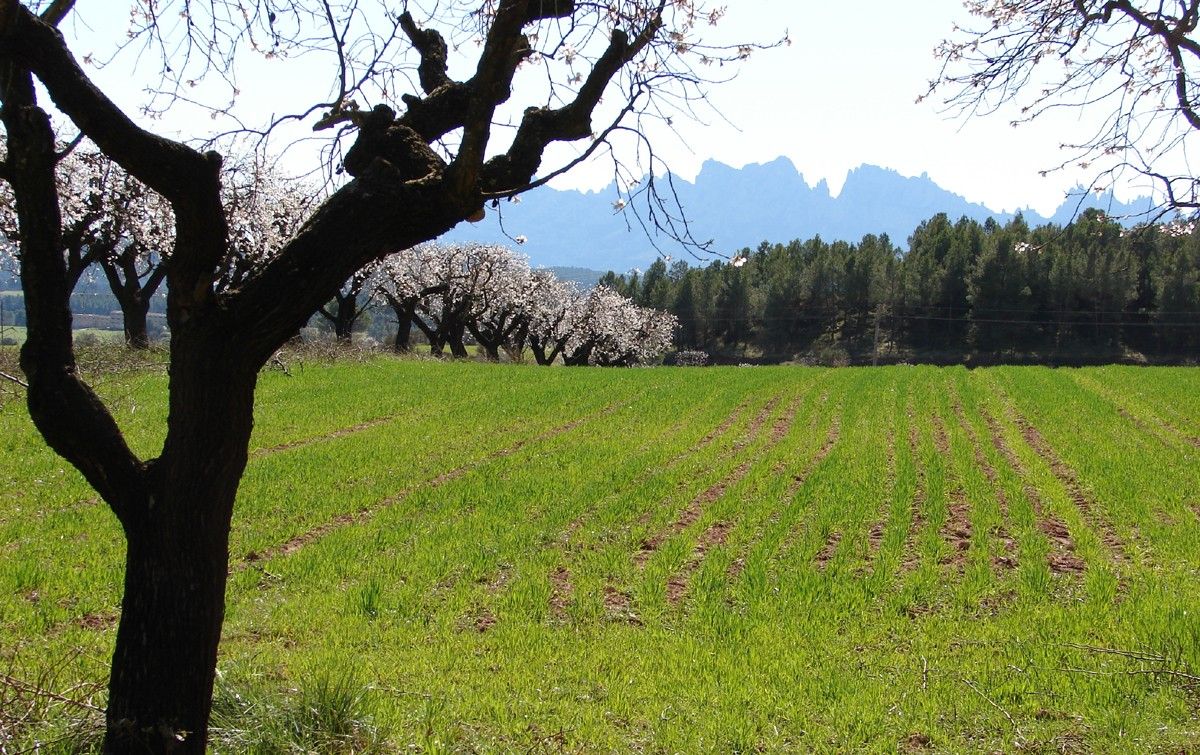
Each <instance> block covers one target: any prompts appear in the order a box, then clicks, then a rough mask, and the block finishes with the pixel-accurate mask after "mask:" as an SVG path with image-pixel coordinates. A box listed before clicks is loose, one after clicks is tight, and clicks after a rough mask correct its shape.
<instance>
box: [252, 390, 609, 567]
mask: <svg viewBox="0 0 1200 755" xmlns="http://www.w3.org/2000/svg"><path fill="white" fill-rule="evenodd" d="M623 405H624V404H623V403H621V402H618V403H614V404H611V405H609V406H607V407H605V408H604V409H601V410H600V411H598V412H594V413H592V414H590V415H585V416H583V417H579V418H577V419H574V420H572V421H570V422H567V423H564V424H562V425H558V426H556V427H552V428H550V429H549V430H546V431H544V432H541V433H538V434H537V435H534V436H530V437H528V438H522V439H521V440H518V441H517V442H515V443H514V444H512V445H511V446H508V447H506V448H501V449H497V450H495V451H492V452H491V453H488V454H486V455H485V456H482V457H480V458H478V459H476V460H474V461H471V462H469V463H467V464H464V465H462V466H460V467H456V468H455V469H452V470H450V471H449V472H443V473H442V474H439V475H437V476H436V477H434V478H433V479H431V480H429V481H427V482H426V483H424V484H423V485H418V486H413V487H409V488H404V489H402V490H400V491H399V492H398V493H396V494H394V495H391V496H388V497H387V498H384V499H382V500H380V501H377V502H376V503H374V504H373V505H371V506H368V507H365V508H362V509H359V510H358V511H353V512H348V513H345V514H339V515H338V516H335V517H334V518H333V519H330V520H328V521H326V522H324V523H322V524H319V525H317V526H316V527H313V528H312V529H310V530H308V531H307V532H303V533H301V534H299V535H296V536H294V537H292V538H290V539H289V540H287V541H285V542H283V543H282V544H280V545H277V546H274V547H272V548H265V549H263V550H262V551H254V552H251V553H248V554H246V555H245V556H244V557H243V558H242V560H241V561H238V562H235V563H234V564H233V565H232V566H231V567H230V571H231V572H240V571H243V570H245V569H246V568H247V567H248V566H249V565H250V564H251V563H253V562H255V561H262V560H266V559H271V558H275V557H277V556H290V555H292V554H293V553H295V552H296V551H298V550H300V549H301V548H303V547H304V546H306V545H308V544H310V543H312V542H315V541H316V540H319V539H320V538H322V537H324V536H325V535H328V534H329V533H330V532H333V531H334V530H337V529H341V528H342V527H347V526H350V525H353V524H362V523H364V522H366V521H368V520H370V519H371V518H372V517H374V516H375V515H376V514H377V513H379V512H380V511H383V510H384V509H387V508H390V507H391V506H394V505H396V504H397V503H399V502H400V501H403V500H404V499H406V498H408V497H409V496H410V495H412V494H413V493H415V492H416V491H417V490H419V489H421V488H429V489H432V488H437V487H441V486H442V485H445V484H446V483H448V482H450V481H452V480H456V479H458V478H459V477H462V476H463V475H465V474H467V473H468V472H470V471H471V470H473V469H475V468H477V467H479V466H481V465H483V464H486V463H488V462H490V461H495V460H497V459H501V458H504V457H506V456H511V455H512V454H515V453H516V452H517V451H520V450H521V449H522V448H524V447H525V446H528V445H530V444H532V443H539V442H543V441H546V440H549V439H551V438H554V437H556V436H558V435H562V434H563V433H566V432H570V431H571V430H574V429H575V428H577V427H579V426H580V425H582V424H584V423H585V422H588V421H590V420H592V419H596V418H598V417H602V416H604V415H607V414H611V413H612V412H615V411H617V410H618V409H619V408H621V407H622V406H623Z"/></svg>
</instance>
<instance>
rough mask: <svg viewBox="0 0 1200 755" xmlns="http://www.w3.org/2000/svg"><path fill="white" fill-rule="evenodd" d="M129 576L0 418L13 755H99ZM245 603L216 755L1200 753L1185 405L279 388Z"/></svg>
mask: <svg viewBox="0 0 1200 755" xmlns="http://www.w3.org/2000/svg"><path fill="white" fill-rule="evenodd" d="M164 389H165V378H164V377H163V376H162V375H160V374H145V375H139V376H135V377H132V378H124V379H114V380H111V381H109V382H107V383H105V384H104V385H103V386H102V392H104V393H105V394H106V396H107V397H108V398H109V400H110V402H111V404H112V406H114V407H115V411H116V412H117V413H118V415H119V417H120V419H121V422H122V425H123V427H124V428H125V429H126V431H127V433H128V434H129V436H130V438H131V442H132V444H133V446H134V447H135V448H136V449H137V450H138V451H139V452H141V453H150V452H151V451H152V450H153V449H154V448H155V447H156V446H157V445H159V444H160V443H161V440H162V433H163V428H164V414H165V408H164V400H163V399H164ZM122 557H123V549H122V540H121V537H120V532H119V527H118V524H117V522H116V520H115V519H114V518H113V517H112V516H111V514H110V513H108V511H107V510H106V509H105V508H104V506H102V505H100V504H98V503H97V500H96V499H95V497H94V494H93V493H92V492H91V491H90V489H89V488H88V487H87V486H86V485H85V484H84V482H83V481H82V479H81V477H80V476H79V475H78V474H76V473H75V472H73V471H72V470H70V469H69V468H67V466H66V465H65V464H64V463H63V462H61V461H60V460H59V459H58V458H57V457H55V456H54V455H53V454H52V453H51V452H49V451H48V450H47V449H46V448H45V447H44V446H43V444H42V443H41V441H40V440H39V438H38V436H37V435H36V433H35V432H34V431H33V430H32V429H31V427H30V424H29V421H28V419H27V417H26V416H25V414H24V408H23V406H22V405H21V402H19V401H9V402H8V403H7V404H6V405H5V406H4V407H3V408H0V674H2V675H3V676H0V708H5V704H6V701H7V703H8V707H7V710H9V711H14V712H11V713H9V714H7V717H0V750H3V751H5V752H11V751H17V750H21V749H22V748H30V747H33V746H34V745H35V744H37V743H39V742H41V743H48V744H49V745H50V746H49V747H47V749H46V750H44V751H53V750H54V749H55V748H58V749H62V750H66V749H71V748H75V747H80V746H83V745H86V744H87V743H88V742H94V741H95V739H94V737H95V727H96V726H98V725H99V724H100V722H101V719H102V714H100V713H98V712H97V711H98V708H97V706H103V684H104V681H105V678H106V674H107V664H108V656H109V653H110V650H111V644H112V641H113V635H114V631H115V622H116V620H117V606H118V603H119V597H120V586H121V564H122ZM230 570H231V579H230V587H229V595H228V605H227V614H226V622H225V631H224V640H223V645H222V649H221V658H220V662H219V678H218V682H217V693H216V702H215V707H214V727H215V729H214V732H213V737H214V747H215V748H216V749H218V750H220V751H224V752H240V751H258V752H302V751H306V750H308V751H326V750H337V749H340V750H342V751H345V752H350V751H355V752H362V751H370V750H375V751H382V752H399V751H408V750H410V749H411V750H415V751H429V752H446V751H472V752H474V751H481V752H508V751H520V752H560V751H566V752H608V751H612V752H630V751H633V752H704V751H722V752H725V751H738V752H745V751H766V752H773V751H802V752H807V751H814V750H815V751H841V752H850V751H862V750H869V751H896V750H901V751H910V750H912V751H915V750H924V749H931V750H934V751H991V750H1002V751H1014V750H1017V749H1027V750H1032V751H1039V752H1060V751H1061V752H1070V751H1094V752H1137V751H1171V752H1178V751H1195V750H1196V749H1197V748H1200V712H1198V711H1200V686H1198V685H1200V617H1198V616H1197V611H1198V610H1200V609H1198V608H1197V606H1198V604H1200V600H1197V596H1200V373H1197V372H1195V371H1194V370H1189V369H1174V368H1163V369H1139V368H1126V367H1108V368H1097V369H1084V370H1071V369H1042V368H995V369H986V370H974V371H967V370H965V369H961V368H956V369H935V368H926V367H891V368H880V369H808V368H713V369H665V368H664V369H648V370H637V369H634V370H591V369H544V368H532V367H519V366H489V365H484V364H477V363H450V364H447V363H432V362H417V361H395V360H390V359H379V360H376V361H371V362H366V363H359V364H339V365H336V366H328V365H309V366H306V367H301V366H297V365H293V366H292V369H291V374H290V375H288V374H284V373H283V372H279V371H269V372H265V373H264V374H263V376H262V378H261V380H260V388H259V410H258V415H257V421H256V429H255V436H254V439H253V441H252V450H251V460H250V463H249V467H248V469H247V472H246V476H245V479H244V480H243V483H242V487H241V492H240V497H239V502H238V508H237V510H236V513H235V521H234V530H233V536H232V544H231V556H230ZM5 727H7V728H5ZM6 737H7V740H8V741H7V742H6V739H5V738H6Z"/></svg>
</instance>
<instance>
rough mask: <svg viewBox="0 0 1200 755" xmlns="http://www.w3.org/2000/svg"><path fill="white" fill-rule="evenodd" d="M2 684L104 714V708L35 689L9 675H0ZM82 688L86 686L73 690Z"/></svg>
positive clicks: (78, 686)
mask: <svg viewBox="0 0 1200 755" xmlns="http://www.w3.org/2000/svg"><path fill="white" fill-rule="evenodd" d="M0 684H4V685H7V686H9V687H12V688H13V689H15V690H19V691H21V692H26V693H29V694H31V695H33V696H35V697H44V698H46V699H48V700H53V701H55V702H59V703H62V704H64V705H69V706H72V707H76V708H83V709H84V710H90V711H92V712H93V713H103V712H104V708H99V707H97V706H95V705H92V704H91V703H85V702H83V701H82V700H74V699H72V698H69V697H65V696H63V695H59V694H56V693H54V692H50V691H49V690H44V689H40V688H38V687H35V686H34V685H32V684H29V683H28V682H23V681H21V680H20V679H17V678H15V677H12V676H9V675H8V674H0ZM80 686H84V685H77V686H76V687H74V688H73V689H79V688H80Z"/></svg>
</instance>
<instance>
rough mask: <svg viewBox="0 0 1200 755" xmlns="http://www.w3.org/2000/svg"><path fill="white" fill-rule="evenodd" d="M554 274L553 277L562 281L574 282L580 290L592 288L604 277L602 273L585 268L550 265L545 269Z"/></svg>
mask: <svg viewBox="0 0 1200 755" xmlns="http://www.w3.org/2000/svg"><path fill="white" fill-rule="evenodd" d="M546 269H547V270H549V271H550V272H552V273H554V275H555V277H556V278H558V279H559V280H564V281H575V282H576V283H578V284H579V285H580V286H581V287H582V288H594V287H595V286H596V284H597V283H599V282H600V279H601V278H602V277H604V273H602V272H600V271H599V270H589V269H588V268H586V267H562V266H555V265H551V266H549V267H547V268H546Z"/></svg>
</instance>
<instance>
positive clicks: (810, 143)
mask: <svg viewBox="0 0 1200 755" xmlns="http://www.w3.org/2000/svg"><path fill="white" fill-rule="evenodd" d="M109 1H110V0H90V1H89V0H83V2H80V3H79V6H78V8H79V12H80V13H82V14H83V15H82V18H83V19H84V20H86V21H87V22H88V24H89V25H90V26H91V28H92V32H90V33H93V34H94V33H97V32H103V34H102V35H101V36H104V37H107V38H108V39H110V40H111V38H112V37H111V35H112V34H113V32H114V30H116V31H118V33H119V31H123V25H124V20H125V19H124V14H123V13H122V14H110V15H108V16H105V15H103V13H105V12H106V11H103V4H104V3H107V2H109ZM727 5H728V15H727V17H726V18H725V20H724V21H723V22H722V36H723V37H728V38H739V39H758V40H764V39H770V38H773V37H775V36H778V35H781V34H782V33H783V31H784V30H787V32H788V34H789V36H790V38H791V41H792V44H791V45H790V46H788V47H783V48H779V49H774V50H768V51H764V52H759V53H756V54H755V55H754V56H753V57H752V58H751V59H750V61H749V62H747V63H746V64H745V65H744V67H743V68H742V69H741V73H740V75H739V76H738V77H737V79H736V80H734V81H732V82H730V83H726V84H723V85H720V86H718V87H715V88H714V89H713V90H712V100H713V103H714V104H715V105H716V107H717V108H718V110H719V111H720V112H721V113H722V114H723V115H724V117H725V118H726V119H728V121H729V122H728V123H727V122H724V121H723V120H722V119H721V118H718V117H712V118H710V119H709V122H708V123H706V124H699V123H683V122H678V123H677V124H676V125H677V127H678V128H679V131H680V133H681V135H682V137H683V140H684V141H685V142H686V143H685V144H684V143H680V140H679V139H675V138H674V137H668V138H666V139H660V140H658V142H657V149H658V150H659V152H660V154H661V155H662V156H665V157H666V158H667V162H668V164H669V166H670V167H671V169H672V170H673V171H674V172H676V173H677V174H679V175H681V176H683V177H684V178H689V179H690V178H692V177H694V176H695V174H696V173H697V171H698V170H699V169H700V165H701V164H702V163H703V161H704V160H707V159H716V160H719V161H721V162H724V163H727V164H730V165H733V166H735V167H738V166H741V165H744V164H746V163H750V162H767V161H770V160H773V159H775V158H777V157H779V156H781V155H782V156H786V157H788V158H790V159H791V160H792V162H793V163H794V164H795V165H796V167H797V168H798V169H799V170H800V171H801V173H803V174H804V176H805V178H806V179H807V180H808V182H809V183H810V184H815V183H817V182H818V181H819V180H821V179H824V180H826V181H828V183H829V185H830V188H831V189H832V191H833V192H834V193H837V192H838V191H839V190H840V188H841V185H842V183H843V181H844V179H845V176H846V173H847V171H848V170H850V169H852V168H854V167H856V166H858V165H860V164H863V163H870V164H874V165H880V166H884V167H887V168H892V169H894V170H897V171H899V172H900V173H902V174H904V175H909V176H912V175H920V174H921V173H928V174H929V176H930V177H931V178H932V179H933V180H934V181H936V182H937V183H938V184H940V185H941V186H943V187H944V188H946V189H949V190H951V191H953V192H955V193H958V194H961V195H963V196H965V197H966V198H967V199H969V200H971V201H975V202H982V203H984V204H986V205H988V206H989V207H991V208H992V209H994V210H1013V209H1016V208H1018V207H1026V206H1029V207H1033V208H1034V209H1036V210H1038V211H1040V212H1042V213H1043V214H1049V213H1050V211H1052V210H1053V209H1054V208H1055V207H1057V206H1058V205H1059V204H1061V202H1062V201H1063V198H1064V195H1065V193H1066V192H1067V191H1068V190H1069V189H1070V188H1071V187H1073V186H1075V185H1076V184H1078V183H1080V182H1081V181H1084V182H1086V181H1087V180H1090V179H1091V178H1092V176H1091V175H1084V174H1081V173H1074V174H1064V173H1052V174H1051V175H1049V176H1047V177H1042V176H1040V175H1039V170H1042V169H1046V168H1050V167H1053V166H1054V165H1056V164H1058V162H1060V161H1061V159H1062V156H1061V155H1060V151H1059V148H1058V145H1059V144H1060V143H1061V142H1062V141H1063V140H1065V139H1069V138H1071V137H1072V136H1076V137H1077V138H1078V136H1079V134H1078V133H1077V132H1081V131H1083V130H1084V129H1085V127H1086V124H1084V123H1082V122H1081V121H1080V120H1079V119H1080V118H1081V117H1082V116H1080V115H1079V114H1078V113H1066V112H1064V113H1062V114H1060V115H1058V116H1057V120H1055V121H1054V122H1050V121H1046V122H1041V123H1037V124H1032V125H1025V126H1021V127H1019V128H1013V127H1012V126H1010V125H1009V121H1010V120H1011V116H1010V117H1004V115H996V116H992V117H989V118H977V119H973V120H967V121H964V120H962V119H961V118H957V117H954V116H952V115H951V114H947V113H943V112H940V108H939V102H938V100H937V98H934V99H931V100H927V101H925V102H922V103H917V102H916V98H917V97H918V95H920V94H922V93H924V92H925V90H926V88H927V85H928V81H929V80H930V79H931V78H933V77H934V76H935V75H936V74H937V71H938V62H937V61H936V60H935V59H934V57H933V48H934V46H935V45H936V44H937V42H938V41H939V40H940V39H942V38H944V37H945V36H947V35H949V34H951V33H952V28H953V24H954V22H955V21H956V20H957V21H959V22H964V23H966V22H969V20H970V19H969V18H968V17H967V15H966V13H965V12H964V11H963V9H962V3H961V0H918V1H917V2H897V1H896V0H858V2H855V3H853V4H848V3H833V2H826V1H822V0H727ZM847 9H851V10H847ZM98 12H99V15H98ZM67 33H68V35H69V36H74V35H84V36H85V39H86V35H87V34H88V33H89V32H87V30H86V29H83V28H81V27H80V26H79V25H78V24H76V25H75V26H74V27H70V28H68V29H67ZM76 50H77V52H79V53H80V54H82V53H83V52H86V51H88V46H87V45H86V44H80V45H77V47H76ZM324 64H325V65H328V62H325V63H324ZM285 71H286V73H285V74H284V75H282V76H281V74H280V72H279V69H278V67H277V68H276V69H274V70H273V73H272V74H271V75H270V76H269V77H268V76H256V75H253V74H246V75H242V76H241V77H240V78H241V81H240V82H239V84H240V85H241V86H242V88H243V89H244V92H243V97H244V98H250V99H251V100H252V101H254V102H255V103H258V106H259V107H261V110H262V112H263V113H264V114H265V113H269V112H272V110H273V109H274V108H277V107H279V105H277V104H276V102H277V98H278V97H280V96H282V95H283V94H284V93H286V92H288V91H290V90H293V89H295V90H300V89H302V88H303V87H304V83H305V76H306V73H305V64H304V63H297V64H291V63H289V64H288V67H287V68H286V69H285ZM452 73H453V71H452ZM97 77H98V79H99V80H100V81H101V83H102V86H103V88H105V89H106V90H107V91H110V92H111V93H112V94H113V95H114V96H115V98H116V99H117V100H118V102H119V103H121V104H122V105H125V106H126V107H127V108H128V107H129V106H130V105H131V104H136V101H137V100H138V99H139V98H138V95H137V91H136V89H134V88H133V87H132V85H131V83H130V81H131V77H130V76H129V74H128V72H127V71H126V72H124V73H122V72H121V71H120V70H113V69H109V70H107V71H104V72H97ZM133 78H136V77H133ZM287 79H290V80H287ZM518 86H519V82H518ZM310 101H311V100H310ZM243 104H244V103H243ZM161 125H162V124H159V126H160V127H161ZM611 179H612V171H611V166H605V165H603V164H601V165H597V166H593V167H591V168H585V169H582V170H576V171H575V172H574V173H572V174H571V175H570V176H569V177H567V178H565V179H563V180H560V181H557V182H556V184H555V185H557V186H560V187H568V186H569V187H577V188H589V189H598V188H601V187H602V186H604V185H606V184H608V183H609V182H610V181H611ZM1117 191H1118V195H1119V196H1122V197H1123V198H1127V197H1129V196H1131V195H1133V194H1135V193H1145V189H1143V190H1142V192H1137V191H1136V190H1133V189H1130V188H1128V187H1126V188H1125V189H1124V190H1122V187H1117Z"/></svg>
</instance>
